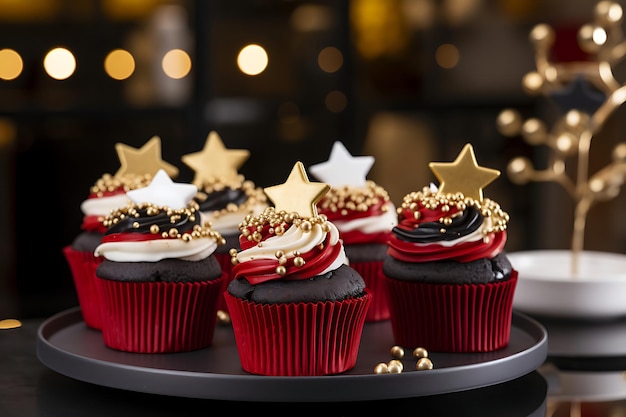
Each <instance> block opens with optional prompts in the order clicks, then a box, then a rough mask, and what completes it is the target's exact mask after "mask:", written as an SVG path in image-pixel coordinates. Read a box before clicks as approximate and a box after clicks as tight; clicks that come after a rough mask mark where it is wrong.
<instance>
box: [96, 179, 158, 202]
mask: <svg viewBox="0 0 626 417" xmlns="http://www.w3.org/2000/svg"><path fill="white" fill-rule="evenodd" d="M152 178H153V177H152V175H151V174H142V175H140V174H125V175H122V176H119V177H118V176H114V175H111V174H104V175H102V177H100V178H99V179H98V180H97V181H96V183H95V184H94V185H92V186H91V189H90V191H91V193H93V194H95V195H96V196H97V197H102V196H104V193H106V192H109V193H110V192H113V191H115V190H120V189H122V190H124V192H127V191H130V190H135V189H137V188H142V187H145V186H147V185H149V184H150V182H151V181H152Z"/></svg>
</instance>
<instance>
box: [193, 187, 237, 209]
mask: <svg viewBox="0 0 626 417" xmlns="http://www.w3.org/2000/svg"><path fill="white" fill-rule="evenodd" d="M195 200H196V202H197V203H198V205H199V206H200V211H215V210H221V209H224V208H226V206H228V205H229V204H236V205H238V206H240V205H242V204H243V203H245V202H246V200H248V196H247V195H246V193H245V191H244V190H242V189H233V188H228V187H226V188H224V189H223V190H219V191H211V192H210V193H204V192H202V193H199V194H198V196H196V198H195Z"/></svg>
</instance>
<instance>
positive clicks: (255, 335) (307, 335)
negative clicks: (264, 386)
mask: <svg viewBox="0 0 626 417" xmlns="http://www.w3.org/2000/svg"><path fill="white" fill-rule="evenodd" d="M224 296H225V298H226V303H227V304H228V308H229V311H230V316H231V321H232V325H233V332H234V336H235V342H236V345H237V350H238V353H239V359H240V362H241V367H242V368H243V370H245V371H247V372H249V373H252V374H257V375H265V376H321V375H333V374H340V373H342V372H345V371H347V370H349V369H352V368H353V367H354V365H355V364H356V360H357V355H358V352H359V344H360V343H361V334H362V332H363V326H364V325H365V316H366V314H367V309H368V307H369V305H370V302H371V299H372V296H371V294H369V293H366V294H365V295H363V296H362V297H359V298H354V299H349V300H343V301H327V302H321V301H320V302H316V303H283V304H258V303H254V302H250V301H248V300H244V299H240V298H236V297H233V296H232V295H230V294H228V292H225V294H224Z"/></svg>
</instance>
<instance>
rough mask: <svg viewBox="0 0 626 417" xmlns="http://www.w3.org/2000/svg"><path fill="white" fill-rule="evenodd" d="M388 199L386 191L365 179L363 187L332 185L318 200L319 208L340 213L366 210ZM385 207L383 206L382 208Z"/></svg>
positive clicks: (384, 208)
mask: <svg viewBox="0 0 626 417" xmlns="http://www.w3.org/2000/svg"><path fill="white" fill-rule="evenodd" d="M380 201H384V202H386V201H389V194H388V193H387V191H386V190H385V189H384V188H383V187H381V186H380V185H377V184H376V183H375V182H374V181H371V180H368V181H366V185H365V187H361V188H355V187H349V186H342V187H332V188H331V189H330V191H329V192H328V193H327V194H326V195H325V196H324V198H323V199H322V200H321V201H320V202H319V207H320V209H321V210H325V211H331V212H333V213H337V212H340V213H341V214H342V215H344V216H345V215H346V214H348V211H359V212H366V211H367V210H369V208H370V207H372V206H375V205H377V204H379V203H380ZM386 209H387V207H386V206H383V210H386Z"/></svg>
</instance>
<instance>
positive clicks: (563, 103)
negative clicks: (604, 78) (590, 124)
mask: <svg viewBox="0 0 626 417" xmlns="http://www.w3.org/2000/svg"><path fill="white" fill-rule="evenodd" d="M549 97H550V98H551V99H552V101H554V102H555V103H556V104H557V106H559V108H560V109H561V113H562V114H566V113H567V112H568V111H570V110H573V109H576V110H580V111H582V112H585V113H587V114H589V115H592V114H594V113H595V112H596V110H598V108H599V107H600V106H601V105H602V103H604V102H605V100H606V94H604V93H603V92H601V91H600V90H597V89H596V88H594V87H593V86H592V85H591V84H590V82H589V81H587V80H585V78H584V77H583V76H582V75H579V76H577V77H576V79H575V80H574V81H572V82H571V83H570V84H569V85H568V86H567V87H565V88H563V89H562V90H559V91H555V92H553V93H551V94H550V95H549Z"/></svg>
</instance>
